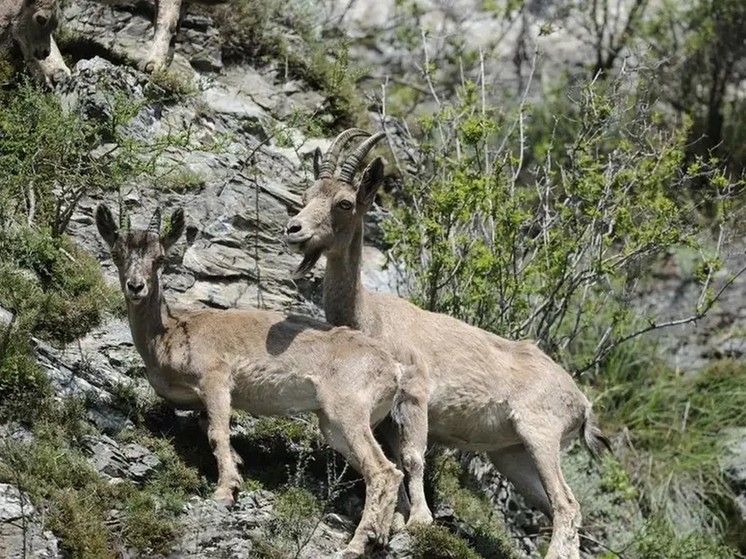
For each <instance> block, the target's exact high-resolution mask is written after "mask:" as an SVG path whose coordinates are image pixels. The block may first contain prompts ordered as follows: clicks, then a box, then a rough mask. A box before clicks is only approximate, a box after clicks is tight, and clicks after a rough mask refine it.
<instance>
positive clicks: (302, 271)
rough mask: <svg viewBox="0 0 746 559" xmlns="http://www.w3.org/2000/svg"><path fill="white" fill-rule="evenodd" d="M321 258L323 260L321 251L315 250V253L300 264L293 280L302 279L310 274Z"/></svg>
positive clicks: (306, 256)
mask: <svg viewBox="0 0 746 559" xmlns="http://www.w3.org/2000/svg"><path fill="white" fill-rule="evenodd" d="M319 258H321V251H320V250H314V251H313V252H310V253H308V254H306V255H305V256H303V260H302V261H301V263H300V264H298V267H297V268H296V269H295V271H294V272H293V276H292V277H293V279H300V278H302V277H303V276H305V275H306V274H307V273H308V272H310V271H311V270H312V269H313V267H314V266H315V265H316V262H318V261H319Z"/></svg>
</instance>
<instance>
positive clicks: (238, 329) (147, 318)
mask: <svg viewBox="0 0 746 559" xmlns="http://www.w3.org/2000/svg"><path fill="white" fill-rule="evenodd" d="M96 226H97V228H98V231H99V233H100V234H101V236H102V237H103V239H104V240H105V241H106V243H107V244H108V246H109V248H110V249H111V256H112V258H113V260H114V263H115V264H116V266H117V270H118V272H119V281H120V284H121V287H122V291H123V292H124V296H125V299H126V302H127V314H128V317H129V323H130V329H131V331H132V338H133V341H134V343H135V347H136V348H137V351H138V352H139V353H140V356H141V357H142V359H143V361H144V362H145V367H146V371H147V377H148V381H149V382H150V384H151V385H152V386H153V388H154V389H155V391H156V392H157V393H158V395H159V396H161V397H162V398H165V399H166V400H168V401H169V402H171V403H172V404H173V405H174V406H176V407H179V408H184V409H194V410H202V411H205V412H206V413H207V418H208V422H209V427H208V438H209V441H210V444H211V446H212V448H213V451H214V453H215V459H216V460H217V464H218V486H217V490H216V491H215V498H216V499H219V500H221V501H224V502H227V503H229V504H230V503H232V502H233V499H234V491H235V490H236V489H237V488H238V487H239V485H240V483H241V477H240V475H239V473H238V470H237V467H236V464H235V461H234V459H233V456H232V454H231V446H230V440H229V421H230V413H231V407H232V406H233V407H236V408H238V409H242V410H245V411H248V412H250V413H253V414H257V415H287V414H291V413H298V412H304V411H309V412H314V413H315V414H316V415H317V416H318V418H319V426H320V428H321V432H322V433H323V435H324V437H325V438H326V440H327V442H328V443H329V445H330V446H331V447H332V448H334V449H335V450H337V451H338V452H340V453H341V454H343V455H344V456H345V458H347V460H349V462H350V463H351V464H352V466H353V467H355V468H356V469H357V470H358V471H360V472H361V473H362V475H363V478H364V480H365V484H366V495H365V507H364V510H363V514H362V519H361V521H360V524H359V525H358V527H357V529H356V530H355V534H354V536H353V538H352V540H351V541H350V543H349V545H348V546H347V548H346V549H345V550H344V552H343V554H342V556H343V557H359V556H361V555H363V553H364V551H365V547H366V544H368V543H369V542H370V541H376V542H380V543H383V542H385V540H386V538H387V537H388V533H389V530H390V527H391V523H392V518H393V514H394V506H395V502H396V492H397V488H398V487H399V484H400V483H401V480H402V477H403V474H402V473H401V472H400V471H399V470H398V469H397V468H396V467H395V465H394V464H392V463H391V462H389V461H388V460H387V459H386V457H385V455H384V453H383V451H382V450H381V448H380V446H379V445H378V443H377V442H376V440H375V439H374V438H373V432H372V430H371V428H372V427H371V426H372V425H375V424H376V423H377V422H379V421H381V420H382V419H383V418H384V417H385V416H386V415H387V414H389V413H391V412H392V406H395V405H396V401H397V399H398V398H399V394H398V393H397V388H398V386H399V383H400V381H401V380H402V379H404V378H405V377H406V376H407V375H408V374H411V373H412V372H413V371H412V370H408V369H407V368H406V367H402V366H401V365H399V364H398V363H397V362H396V361H394V359H393V358H392V357H391V356H390V355H389V354H388V353H387V352H386V351H385V350H383V349H382V348H381V347H380V346H379V344H378V343H377V342H375V341H373V340H371V339H370V338H368V337H367V336H365V335H363V334H362V333H360V332H356V331H355V330H353V329H350V328H344V327H336V328H335V327H331V326H329V325H328V324H325V323H323V322H319V321H315V320H311V319H309V318H305V317H299V316H284V315H282V314H279V313H276V312H269V311H261V310H215V309H209V310H194V311H179V312H177V311H174V310H172V309H171V308H169V306H168V305H167V304H166V302H165V300H164V297H163V294H162V290H161V285H160V279H159V274H160V269H161V267H162V265H163V262H164V259H165V256H166V253H167V252H168V250H169V249H170V248H171V247H172V246H173V245H174V244H175V243H176V241H177V240H178V239H179V237H180V236H181V233H182V232H183V230H184V213H183V211H182V210H181V209H177V210H176V211H174V213H173V215H172V216H171V220H170V226H169V228H168V230H167V231H166V232H165V233H161V231H160V229H161V217H160V212H159V211H156V212H155V214H154V216H153V218H152V220H151V222H150V225H149V226H148V228H147V229H144V230H142V229H141V230H120V228H119V227H118V226H117V225H116V222H115V221H114V218H113V216H112V214H111V212H110V210H109V209H108V208H107V207H106V206H105V205H100V206H98V208H97V209H96ZM392 415H397V414H396V411H395V409H394V411H393V413H392ZM402 428H403V430H404V431H406V429H407V427H406V426H403V427H402Z"/></svg>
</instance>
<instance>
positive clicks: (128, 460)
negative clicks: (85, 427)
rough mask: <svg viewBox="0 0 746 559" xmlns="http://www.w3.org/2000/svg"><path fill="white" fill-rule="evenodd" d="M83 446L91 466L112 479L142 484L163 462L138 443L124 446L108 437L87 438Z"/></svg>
mask: <svg viewBox="0 0 746 559" xmlns="http://www.w3.org/2000/svg"><path fill="white" fill-rule="evenodd" d="M83 445H84V446H85V449H86V450H87V452H88V454H89V455H90V461H91V465H92V466H93V467H94V468H95V469H96V471H97V472H98V473H99V474H101V475H102V476H104V477H106V478H110V479H125V478H126V479H131V480H132V481H135V482H138V483H141V482H144V481H146V480H147V479H148V478H149V477H150V476H151V475H153V474H154V473H155V471H156V469H157V468H158V466H160V464H161V461H160V460H159V459H158V457H157V456H155V455H154V454H153V453H152V452H150V451H149V450H148V449H147V448H145V447H144V446H142V445H139V444H136V443H129V444H126V445H124V446H121V447H120V446H119V444H118V443H117V442H116V441H115V440H114V439H112V438H110V437H107V436H106V435H101V436H96V437H91V436H89V437H85V438H84V439H83Z"/></svg>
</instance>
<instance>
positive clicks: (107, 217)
mask: <svg viewBox="0 0 746 559" xmlns="http://www.w3.org/2000/svg"><path fill="white" fill-rule="evenodd" d="M96 228H97V229H98V232H99V234H100V235H101V237H103V239H104V241H106V244H107V245H109V248H111V247H113V246H114V243H116V242H117V237H118V236H119V228H118V227H117V224H116V222H115V221H114V216H113V215H111V210H110V209H109V208H108V206H107V205H106V204H99V205H98V207H97V208H96Z"/></svg>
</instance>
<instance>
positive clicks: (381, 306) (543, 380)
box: [286, 131, 608, 559]
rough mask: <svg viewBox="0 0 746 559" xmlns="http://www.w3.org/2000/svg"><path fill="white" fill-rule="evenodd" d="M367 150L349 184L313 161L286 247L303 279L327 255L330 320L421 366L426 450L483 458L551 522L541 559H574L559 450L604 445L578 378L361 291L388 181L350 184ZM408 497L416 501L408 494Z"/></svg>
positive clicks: (574, 537) (372, 176) (374, 169)
mask: <svg viewBox="0 0 746 559" xmlns="http://www.w3.org/2000/svg"><path fill="white" fill-rule="evenodd" d="M355 135H356V136H361V135H367V134H366V133H364V132H362V131H358V133H356V134H355ZM340 137H341V135H340ZM372 143H374V142H369V144H371V145H367V146H361V148H362V150H360V149H358V150H356V151H357V152H358V153H357V155H358V157H357V158H353V159H352V160H351V159H350V158H348V160H347V161H346V163H345V165H344V166H343V167H342V173H340V175H341V176H342V178H335V177H333V176H331V175H330V174H329V173H327V174H326V176H324V174H323V173H322V176H321V177H319V170H320V169H322V170H323V168H324V164H323V161H322V156H321V153H320V151H318V150H317V152H316V154H315V161H314V169H315V174H316V181H315V183H314V184H313V185H312V186H311V187H310V188H309V189H308V190H307V191H306V193H305V194H304V207H303V208H302V210H301V211H300V213H299V214H298V215H296V216H295V217H293V218H292V219H290V220H289V222H288V225H287V228H286V242H287V243H288V245H289V246H292V247H296V248H297V249H298V250H300V251H301V252H302V253H303V254H304V259H303V262H302V263H301V265H300V266H299V268H298V271H297V273H300V274H303V273H305V272H307V271H308V270H310V268H311V267H312V266H313V265H314V264H315V262H316V261H317V260H318V258H319V257H320V255H321V254H322V253H324V254H326V258H327V264H326V273H325V276H324V309H325V312H326V319H327V321H328V322H330V323H331V324H335V325H345V326H350V327H352V328H356V329H359V330H362V331H363V332H364V333H366V334H368V335H370V336H372V337H373V338H375V339H378V340H381V341H382V342H383V343H384V346H385V347H386V348H388V349H389V350H390V351H391V352H392V354H393V355H394V357H396V358H397V359H398V360H399V361H400V362H402V363H405V364H412V365H415V366H416V367H417V370H418V375H417V376H416V378H417V379H419V387H418V391H419V392H420V393H424V394H426V405H427V410H428V423H429V436H430V439H431V440H432V441H434V442H437V443H441V444H444V445H447V446H450V447H455V448H459V449H464V450H473V451H485V452H486V453H487V454H488V456H489V457H490V459H491V461H492V462H493V463H494V465H495V466H496V468H497V469H498V470H499V471H500V472H502V473H503V474H504V475H505V476H506V477H507V478H508V479H510V480H511V482H513V484H514V485H515V486H516V488H517V489H518V490H519V491H520V492H521V493H522V494H523V495H524V497H525V498H526V499H527V500H528V501H529V502H530V503H531V504H532V505H534V506H536V507H538V508H539V509H540V510H542V511H543V512H544V513H545V514H547V515H548V516H549V517H550V518H552V520H553V531H552V539H551V543H550V547H549V550H548V553H547V555H546V557H548V558H552V559H559V558H561V559H568V558H569V559H576V558H578V557H579V545H580V542H579V535H578V528H579V526H580V523H581V514H580V509H579V506H578V503H577V501H576V500H575V498H574V496H573V494H572V491H571V490H570V487H569V486H568V485H567V483H566V482H565V480H564V477H563V475H562V470H561V466H560V449H561V447H562V446H563V445H564V444H566V443H567V442H569V441H570V440H572V439H573V438H574V437H576V436H577V435H578V433H580V432H581V431H582V433H583V435H584V440H585V442H586V444H588V445H589V448H590V449H591V450H592V452H594V453H598V452H600V450H601V449H602V448H603V447H604V446H607V445H608V441H607V440H606V439H605V438H604V437H603V435H602V434H601V432H600V430H598V429H597V427H596V426H595V425H594V423H593V419H592V413H591V404H590V402H589V401H588V399H587V398H586V397H585V396H584V395H583V393H582V392H581V391H580V390H579V389H578V387H577V385H576V383H575V382H574V380H573V379H572V377H571V376H570V375H569V374H568V373H567V372H566V371H565V370H564V369H562V367H560V366H559V365H558V364H557V363H555V362H554V361H553V360H552V359H550V358H549V357H548V356H547V355H546V354H545V353H544V352H542V351H541V350H540V349H539V348H538V347H537V346H536V345H534V344H533V343H531V342H528V341H510V340H506V339H503V338H501V337H499V336H496V335H494V334H491V333H489V332H486V331H484V330H480V329H479V328H475V327H473V326H470V325H468V324H466V323H464V322H462V321H459V320H456V319H454V318H452V317H449V316H447V315H444V314H439V313H433V312H428V311H426V310H423V309H420V308H418V307H416V306H415V305H413V304H411V303H409V302H407V301H405V300H404V299H401V298H399V297H396V296H393V295H389V294H385V293H377V292H373V291H370V290H367V289H365V288H364V287H363V285H362V283H361V276H360V267H361V255H362V247H363V216H364V214H365V213H366V212H367V211H368V210H369V209H370V207H371V205H372V204H373V200H374V197H375V194H376V192H377V189H378V187H379V186H380V184H381V182H382V181H383V162H382V160H381V158H376V159H374V160H373V161H372V162H371V163H370V164H369V165H368V166H367V168H366V169H365V170H364V171H363V173H362V176H361V178H360V179H359V180H357V181H353V180H352V173H353V172H355V171H356V170H357V164H359V160H360V159H362V157H364V155H365V153H363V152H366V153H367V151H368V150H370V148H371V147H372ZM330 151H331V149H330ZM345 167H346V168H347V173H346V176H345ZM410 450H411V452H414V453H415V454H417V453H420V455H419V456H415V457H414V459H413V460H414V462H415V466H416V467H417V468H420V467H421V463H422V461H423V458H422V453H423V452H424V448H423V446H422V442H421V441H420V442H419V443H418V444H416V445H415V446H414V447H413V448H412V449H410ZM411 461H412V459H411V458H410V462H411ZM406 466H407V464H405V468H406ZM417 482H418V483H421V476H420V477H419V479H418V480H417ZM413 491H414V492H415V494H420V490H419V489H417V488H413V487H412V486H411V485H410V492H413ZM412 506H413V509H414V507H415V498H413V502H412ZM417 506H420V507H421V506H423V505H422V503H417ZM425 506H426V505H425ZM420 514H424V513H422V512H420Z"/></svg>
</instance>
